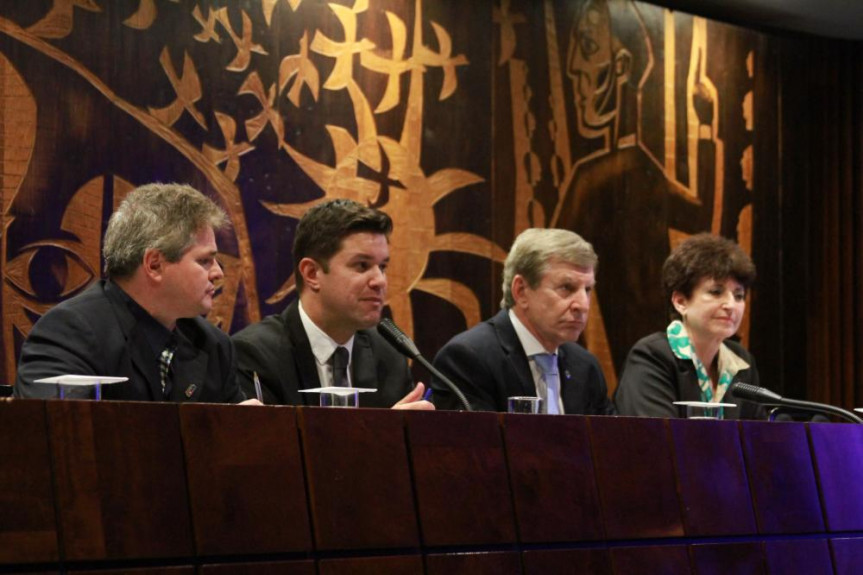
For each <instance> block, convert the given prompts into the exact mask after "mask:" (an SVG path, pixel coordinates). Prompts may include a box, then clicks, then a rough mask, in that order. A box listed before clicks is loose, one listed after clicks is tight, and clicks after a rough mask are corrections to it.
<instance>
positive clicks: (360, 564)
mask: <svg viewBox="0 0 863 575" xmlns="http://www.w3.org/2000/svg"><path fill="white" fill-rule="evenodd" d="M318 573H319V575H383V574H386V575H423V559H422V556H421V555H407V556H399V557H351V558H346V559H322V560H321V561H320V562H319V563H318Z"/></svg>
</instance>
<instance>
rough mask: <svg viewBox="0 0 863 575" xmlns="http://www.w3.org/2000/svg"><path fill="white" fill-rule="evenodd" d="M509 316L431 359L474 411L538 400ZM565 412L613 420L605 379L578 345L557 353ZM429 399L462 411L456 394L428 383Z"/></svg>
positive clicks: (441, 406) (502, 315)
mask: <svg viewBox="0 0 863 575" xmlns="http://www.w3.org/2000/svg"><path fill="white" fill-rule="evenodd" d="M508 314H509V312H508V311H507V310H501V311H500V312H499V313H498V314H497V315H495V316H494V317H493V318H491V319H489V320H487V321H485V322H482V323H480V324H478V325H476V326H474V327H473V328H471V329H469V330H467V331H465V332H463V333H460V334H459V335H457V336H455V337H454V338H452V339H451V340H450V341H449V342H448V343H447V344H446V345H445V346H444V347H443V348H441V350H440V352H438V354H437V357H435V360H434V366H435V367H436V368H437V369H438V370H440V372H441V373H443V374H444V375H445V376H447V377H448V378H449V379H450V380H451V381H452V382H453V383H455V384H456V385H457V386H458V387H459V389H460V390H461V392H462V393H464V395H465V397H467V399H468V401H469V402H470V404H471V407H473V409H475V410H477V411H506V410H507V398H508V397H512V396H517V395H525V396H536V385H535V384H534V381H533V375H532V374H531V371H530V364H529V362H528V359H527V355H525V353H524V349H523V348H522V346H521V341H519V339H518V335H516V333H515V328H514V327H513V326H512V322H511V321H510V320H509V315H508ZM558 369H559V371H560V375H561V378H560V379H561V396H562V397H563V408H564V411H565V412H566V413H568V414H582V415H611V414H613V413H614V412H615V409H614V404H612V403H611V401H610V400H609V399H608V391H607V387H606V384H605V376H603V374H602V369H601V368H600V367H599V362H598V361H597V360H596V357H594V356H593V354H592V353H590V352H589V351H587V350H586V349H584V348H583V347H581V346H580V345H578V344H577V343H564V344H563V345H561V346H560V348H559V349H558ZM432 387H433V388H434V393H433V395H432V398H433V400H434V404H435V407H437V408H438V409H462V407H461V404H460V403H459V401H458V399H457V398H456V397H455V395H454V394H453V393H452V392H450V391H449V390H448V388H447V387H446V386H445V385H444V384H443V383H442V382H441V381H440V380H439V379H437V378H434V377H433V378H432Z"/></svg>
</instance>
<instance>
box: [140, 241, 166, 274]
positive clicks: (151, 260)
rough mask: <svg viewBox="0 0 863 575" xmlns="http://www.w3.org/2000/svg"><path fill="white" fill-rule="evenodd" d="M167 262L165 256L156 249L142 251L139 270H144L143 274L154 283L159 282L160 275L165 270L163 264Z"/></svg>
mask: <svg viewBox="0 0 863 575" xmlns="http://www.w3.org/2000/svg"><path fill="white" fill-rule="evenodd" d="M167 262H168V260H166V259H165V255H164V254H163V253H162V252H160V251H159V250H157V249H154V248H147V250H146V251H144V262H143V264H142V265H141V269H143V270H144V274H145V275H146V276H147V277H148V278H150V279H151V280H154V281H159V280H161V279H162V273H163V272H164V270H165V264H166V263H167Z"/></svg>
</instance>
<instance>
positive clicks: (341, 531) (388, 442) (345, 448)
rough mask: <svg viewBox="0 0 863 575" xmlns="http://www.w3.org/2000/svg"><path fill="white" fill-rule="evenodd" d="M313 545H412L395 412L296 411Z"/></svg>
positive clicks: (411, 511)
mask: <svg viewBox="0 0 863 575" xmlns="http://www.w3.org/2000/svg"><path fill="white" fill-rule="evenodd" d="M299 422H300V430H301V432H302V440H303V457H304V458H305V466H306V474H307V479H308V484H309V505H310V508H311V513H312V524H313V526H314V533H315V543H316V547H317V549H325V550H331V549H363V548H365V549H385V548H396V547H418V546H419V533H418V528H417V517H416V510H415V504H414V497H413V490H412V488H411V475H410V469H409V465H408V454H407V447H406V446H405V435H404V427H403V426H404V422H403V420H402V415H401V413H400V412H397V411H392V410H388V409H336V408H329V409H328V408H320V407H309V408H304V409H301V410H300V416H299Z"/></svg>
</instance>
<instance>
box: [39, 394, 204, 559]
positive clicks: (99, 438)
mask: <svg viewBox="0 0 863 575" xmlns="http://www.w3.org/2000/svg"><path fill="white" fill-rule="evenodd" d="M46 405H47V409H48V425H49V428H50V437H51V444H52V453H53V456H54V459H53V468H54V488H55V492H56V499H57V507H58V509H59V513H58V517H59V521H60V528H61V530H62V532H63V539H62V541H63V547H62V552H63V555H64V557H65V559H66V560H72V561H76V560H77V561H81V560H104V559H119V558H125V559H131V558H157V557H158V558H167V557H191V556H192V555H194V545H193V543H192V526H191V523H190V520H189V497H188V492H187V489H186V470H185V464H184V459H183V445H182V441H181V439H180V422H179V416H178V413H177V412H178V407H177V405H174V404H169V403H133V402H110V401H100V402H92V401H48V402H47V403H46Z"/></svg>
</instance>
